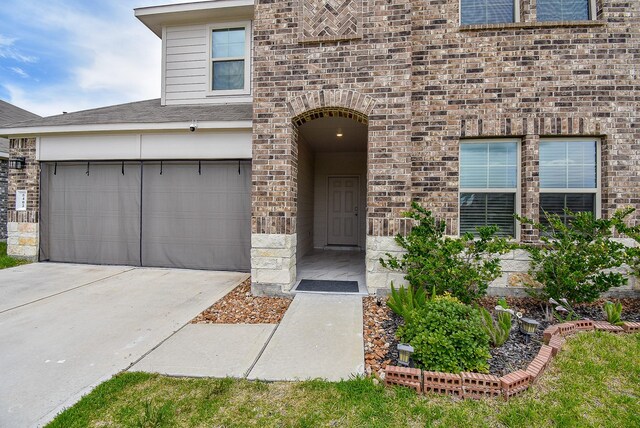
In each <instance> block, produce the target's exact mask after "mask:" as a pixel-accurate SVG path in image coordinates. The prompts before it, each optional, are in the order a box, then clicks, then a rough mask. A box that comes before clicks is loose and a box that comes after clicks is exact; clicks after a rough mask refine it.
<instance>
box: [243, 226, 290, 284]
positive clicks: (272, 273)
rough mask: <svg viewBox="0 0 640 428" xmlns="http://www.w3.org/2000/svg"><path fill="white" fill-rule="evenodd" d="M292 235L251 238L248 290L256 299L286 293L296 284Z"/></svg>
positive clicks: (255, 235)
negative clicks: (249, 287)
mask: <svg viewBox="0 0 640 428" xmlns="http://www.w3.org/2000/svg"><path fill="white" fill-rule="evenodd" d="M296 242H297V238H296V234H295V233H294V234H292V235H285V234H258V233H254V234H252V235H251V291H252V293H253V294H254V295H257V296H265V295H266V296H274V295H283V294H287V293H288V292H289V290H291V288H292V287H293V285H294V283H295V281H296Z"/></svg>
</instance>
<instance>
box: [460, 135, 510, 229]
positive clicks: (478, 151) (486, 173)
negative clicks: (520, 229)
mask: <svg viewBox="0 0 640 428" xmlns="http://www.w3.org/2000/svg"><path fill="white" fill-rule="evenodd" d="M518 150H519V145H518V142H517V141H514V140H491V141H487V140H478V141H469V142H463V143H460V233H466V232H472V233H474V234H475V233H476V227H478V226H490V225H496V226H498V227H499V228H500V230H499V231H498V235H501V236H511V237H514V238H516V222H515V218H514V214H516V213H517V212H519V211H518V206H519V204H518V199H519V198H518V189H519V186H518V182H519V181H518V158H519V153H518Z"/></svg>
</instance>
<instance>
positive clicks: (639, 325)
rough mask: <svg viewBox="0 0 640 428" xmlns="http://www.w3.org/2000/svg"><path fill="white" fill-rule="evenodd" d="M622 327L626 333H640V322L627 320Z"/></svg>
mask: <svg viewBox="0 0 640 428" xmlns="http://www.w3.org/2000/svg"><path fill="white" fill-rule="evenodd" d="M622 328H623V330H624V331H625V332H626V333H639V332H640V322H630V321H625V322H623V323H622Z"/></svg>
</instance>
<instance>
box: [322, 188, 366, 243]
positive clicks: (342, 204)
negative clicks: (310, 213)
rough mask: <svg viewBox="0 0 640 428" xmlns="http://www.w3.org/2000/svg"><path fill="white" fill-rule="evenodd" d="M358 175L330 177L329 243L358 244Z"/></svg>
mask: <svg viewBox="0 0 640 428" xmlns="http://www.w3.org/2000/svg"><path fill="white" fill-rule="evenodd" d="M358 188H359V179H358V177H329V191H328V195H329V200H328V204H327V207H328V211H327V224H328V226H329V227H328V237H327V244H328V245H353V246H356V245H358Z"/></svg>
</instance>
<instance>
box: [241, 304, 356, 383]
mask: <svg viewBox="0 0 640 428" xmlns="http://www.w3.org/2000/svg"><path fill="white" fill-rule="evenodd" d="M362 373H364V344H363V342H362V297H360V296H341V295H320V294H297V295H296V297H295V298H294V299H293V303H291V306H289V310H288V311H287V313H286V314H285V315H284V318H283V319H282V323H281V324H280V325H279V326H278V329H277V330H276V332H275V333H274V335H273V337H272V338H271V341H269V343H268V344H267V347H266V348H265V350H264V352H263V354H262V356H261V357H260V359H259V360H258V362H257V363H256V365H255V366H254V367H253V369H252V370H251V372H250V373H249V376H248V378H249V379H262V380H296V379H300V380H302V379H314V378H323V379H326V380H330V381H337V380H340V379H348V378H349V376H351V375H354V374H362Z"/></svg>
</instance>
